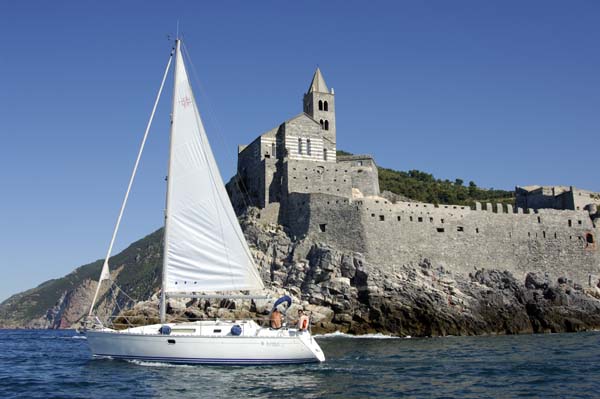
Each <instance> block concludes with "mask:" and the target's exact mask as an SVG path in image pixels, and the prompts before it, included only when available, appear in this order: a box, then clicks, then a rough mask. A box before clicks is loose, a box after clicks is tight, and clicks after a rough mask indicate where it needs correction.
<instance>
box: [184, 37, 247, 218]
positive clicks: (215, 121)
mask: <svg viewBox="0 0 600 399" xmlns="http://www.w3.org/2000/svg"><path fill="white" fill-rule="evenodd" d="M181 44H182V47H183V51H184V52H185V57H186V59H187V62H188V64H189V65H190V67H191V70H192V78H193V79H194V82H195V83H196V84H197V85H198V88H199V89H200V93H201V94H202V96H203V97H204V98H205V99H206V101H205V104H206V111H207V114H208V116H209V120H211V121H212V123H213V124H214V127H215V133H216V134H215V136H217V137H218V139H219V140H220V141H221V145H222V146H224V147H225V148H229V144H230V143H229V142H228V140H227V137H226V136H225V135H224V134H223V133H222V131H223V129H222V127H221V124H220V123H219V120H218V119H217V116H216V113H215V112H214V110H213V108H212V106H211V101H210V98H209V96H208V91H207V90H206V89H205V88H204V85H203V84H202V82H201V81H200V79H199V78H198V73H197V72H196V67H195V65H194V63H193V61H192V57H190V53H189V51H188V49H187V46H186V44H185V42H181ZM235 172H236V175H235V176H234V177H233V181H234V184H235V185H236V186H237V188H238V189H239V191H240V193H241V198H242V201H243V202H244V207H245V208H246V209H247V208H248V207H249V205H250V204H251V203H252V201H251V200H250V195H249V194H248V190H247V188H246V187H245V184H244V183H243V182H242V181H241V179H238V178H237V177H238V175H239V173H238V172H239V171H238V168H237V164H236V167H235ZM240 183H241V184H242V185H244V187H243V188H242V187H241V186H240Z"/></svg>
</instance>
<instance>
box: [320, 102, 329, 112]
mask: <svg viewBox="0 0 600 399" xmlns="http://www.w3.org/2000/svg"><path fill="white" fill-rule="evenodd" d="M319 102H320V101H319ZM323 111H329V104H327V101H325V102H324V103H323Z"/></svg>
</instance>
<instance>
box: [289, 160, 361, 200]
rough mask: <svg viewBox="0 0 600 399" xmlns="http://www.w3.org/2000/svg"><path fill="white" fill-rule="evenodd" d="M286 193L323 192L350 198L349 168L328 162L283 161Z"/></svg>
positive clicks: (350, 181)
mask: <svg viewBox="0 0 600 399" xmlns="http://www.w3.org/2000/svg"><path fill="white" fill-rule="evenodd" d="M284 169H285V170H286V172H285V173H284V176H285V177H286V181H285V184H286V185H287V192H288V193H323V194H331V195H338V196H341V197H346V198H350V197H351V196H352V177H351V174H350V170H349V169H347V168H344V167H342V166H339V165H337V164H332V163H330V162H315V161H299V160H293V159H289V160H288V161H287V162H286V163H284Z"/></svg>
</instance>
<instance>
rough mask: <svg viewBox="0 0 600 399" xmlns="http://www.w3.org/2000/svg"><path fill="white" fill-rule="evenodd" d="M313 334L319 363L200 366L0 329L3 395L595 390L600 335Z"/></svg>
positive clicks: (591, 394)
mask: <svg viewBox="0 0 600 399" xmlns="http://www.w3.org/2000/svg"><path fill="white" fill-rule="evenodd" d="M317 340H318V342H319V344H320V345H321V347H322V348H323V350H324V352H325V355H326V356H327V361H326V362H325V363H321V364H304V365H280V366H234V367H232V366H198V365H169V364H164V363H154V362H139V361H120V360H109V359H92V358H91V355H90V352H89V350H88V346H87V342H86V340H85V337H83V336H80V335H78V334H77V333H76V332H74V331H68V330H63V331H27V330H0V397H1V398H7V397H23V398H130V397H131V398H133V397H145V398H148V397H151V398H152V397H165V398H228V399H229V398H270V397H277V398H287V397H290V398H291V397H294V398H371V397H378V398H401V397H425V398H520V397H540V398H557V397H564V398H598V397H600V333H598V332H589V333H579V334H551V335H519V336H492V337H443V338H391V337H386V336H383V335H374V336H364V337H351V336H347V335H344V334H329V335H325V336H320V337H317Z"/></svg>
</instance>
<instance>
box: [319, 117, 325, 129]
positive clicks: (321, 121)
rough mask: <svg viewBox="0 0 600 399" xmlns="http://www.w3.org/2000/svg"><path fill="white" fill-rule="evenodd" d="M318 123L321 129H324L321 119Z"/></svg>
mask: <svg viewBox="0 0 600 399" xmlns="http://www.w3.org/2000/svg"><path fill="white" fill-rule="evenodd" d="M319 123H320V124H321V129H324V127H323V119H321V120H320V121H319Z"/></svg>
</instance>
